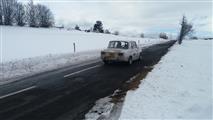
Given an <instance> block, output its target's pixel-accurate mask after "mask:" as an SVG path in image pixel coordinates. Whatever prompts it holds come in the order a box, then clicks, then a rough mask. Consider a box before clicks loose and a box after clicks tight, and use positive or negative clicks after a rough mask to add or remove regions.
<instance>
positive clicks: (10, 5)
mask: <svg viewBox="0 0 213 120" xmlns="http://www.w3.org/2000/svg"><path fill="white" fill-rule="evenodd" d="M1 2H2V9H3V10H2V12H3V20H4V25H12V24H13V22H14V16H15V5H16V4H17V1H16V0H2V1H1Z"/></svg>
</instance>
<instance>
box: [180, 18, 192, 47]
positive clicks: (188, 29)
mask: <svg viewBox="0 0 213 120" xmlns="http://www.w3.org/2000/svg"><path fill="white" fill-rule="evenodd" d="M192 28H193V26H192V24H191V23H188V22H187V19H186V17H185V16H183V18H182V21H181V29H180V34H179V36H178V43H179V44H181V43H182V40H183V39H184V37H186V36H187V35H190V34H192V33H193V31H194V30H193V29H192Z"/></svg>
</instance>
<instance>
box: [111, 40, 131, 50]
mask: <svg viewBox="0 0 213 120" xmlns="http://www.w3.org/2000/svg"><path fill="white" fill-rule="evenodd" d="M108 48H120V49H128V48H129V44H128V42H125V41H110V42H109V45H108Z"/></svg>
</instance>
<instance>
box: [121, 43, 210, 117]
mask: <svg viewBox="0 0 213 120" xmlns="http://www.w3.org/2000/svg"><path fill="white" fill-rule="evenodd" d="M212 104H213V98H212V41H204V40H197V41H184V42H183V44H182V45H177V44H176V45H174V46H173V47H172V48H171V50H170V51H169V53H168V54H166V55H165V56H164V57H163V58H162V59H161V61H160V62H159V64H157V65H155V67H154V69H153V70H152V71H151V72H150V73H149V74H148V75H147V77H146V78H145V79H144V80H142V83H141V84H140V86H139V88H138V89H137V90H136V91H129V92H128V93H127V96H126V98H125V102H124V106H123V109H122V112H121V116H120V120H124V119H131V120H132V119H212V113H213V111H212V107H213V106H212Z"/></svg>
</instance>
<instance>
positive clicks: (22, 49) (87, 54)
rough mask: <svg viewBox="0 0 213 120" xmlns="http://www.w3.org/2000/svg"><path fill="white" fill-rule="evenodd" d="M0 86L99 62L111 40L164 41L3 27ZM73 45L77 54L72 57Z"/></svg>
mask: <svg viewBox="0 0 213 120" xmlns="http://www.w3.org/2000/svg"><path fill="white" fill-rule="evenodd" d="M0 29H1V43H2V44H1V47H2V48H1V50H2V51H1V53H2V54H1V57H2V64H1V66H0V69H1V71H0V85H1V84H5V83H8V82H11V81H14V80H16V79H14V78H19V77H22V76H28V75H33V74H36V73H40V72H44V71H48V70H53V69H57V68H61V67H65V66H68V65H72V64H77V63H80V62H84V61H88V60H92V59H97V58H99V56H100V50H101V49H104V48H106V47H107V44H108V42H109V41H110V40H120V39H121V40H135V41H137V42H138V41H139V42H140V43H141V46H142V47H145V46H149V45H152V44H156V43H160V42H165V41H166V40H163V39H151V38H150V39H149V38H144V39H142V38H132V37H123V36H115V35H109V34H99V33H85V32H81V31H68V30H66V29H61V30H60V29H57V28H51V29H45V28H29V27H9V26H0ZM73 43H75V44H76V51H77V52H76V53H73Z"/></svg>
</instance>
